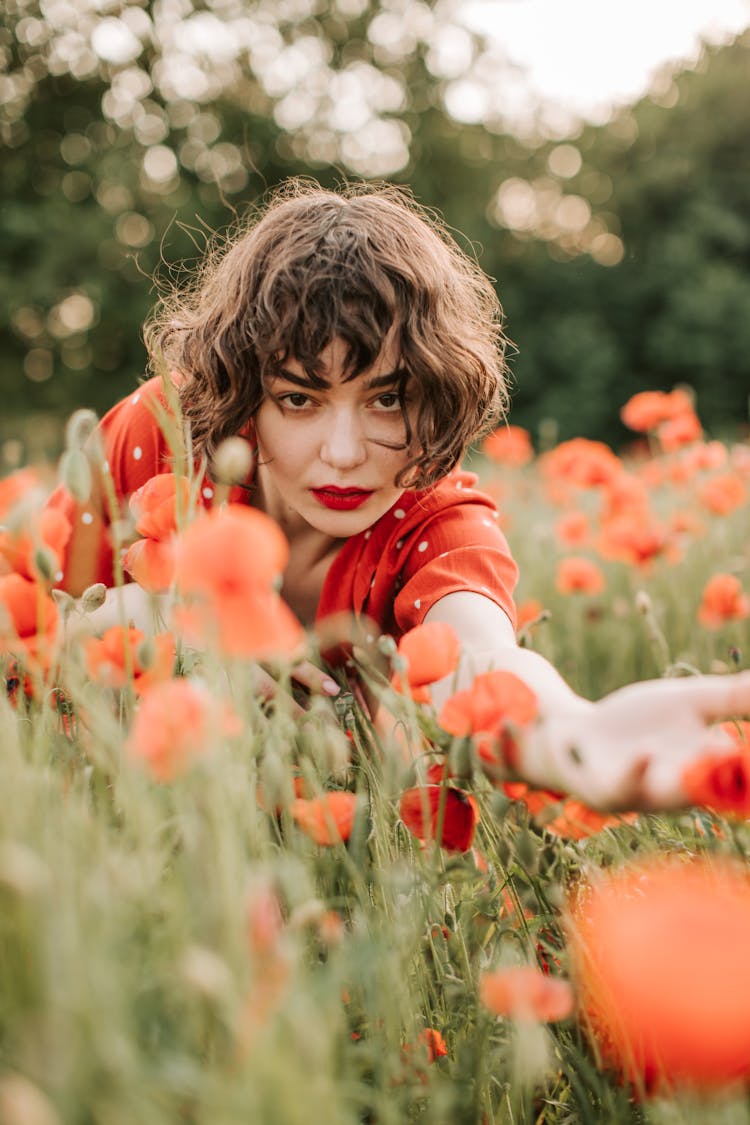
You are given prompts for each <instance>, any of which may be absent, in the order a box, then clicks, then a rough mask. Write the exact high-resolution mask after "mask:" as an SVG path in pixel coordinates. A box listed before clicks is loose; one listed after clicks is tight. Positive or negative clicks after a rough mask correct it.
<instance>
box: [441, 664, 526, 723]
mask: <svg viewBox="0 0 750 1125" xmlns="http://www.w3.org/2000/svg"><path fill="white" fill-rule="evenodd" d="M538 709H539V707H538V700H537V697H536V695H535V694H534V692H533V691H532V690H531V688H529V687H527V685H526V684H525V683H524V682H523V680H521V679H519V678H518V676H516V675H514V673H513V672H504V671H502V670H499V671H495V672H482V673H480V675H478V676H475V677H474V681H473V683H472V685H471V687H470V688H468V689H467V690H466V691H459V692H456V694H455V695H452V696H451V697H450V699H447V700H446V701H445V703H444V704H443V707H442V709H441V711H440V718H439V722H440V726H441V727H442V728H443V730H446V731H448V733H449V734H453V735H456V736H457V737H462V736H465V735H467V734H478V733H479V732H480V731H485V732H488V733H489V732H495V731H497V730H499V729H501V728H502V727H503V726H505V725H506V724H508V723H512V724H513V725H514V726H525V725H526V724H527V723H530V722H531V720H532V719H534V718H535V717H536V714H537V711H538Z"/></svg>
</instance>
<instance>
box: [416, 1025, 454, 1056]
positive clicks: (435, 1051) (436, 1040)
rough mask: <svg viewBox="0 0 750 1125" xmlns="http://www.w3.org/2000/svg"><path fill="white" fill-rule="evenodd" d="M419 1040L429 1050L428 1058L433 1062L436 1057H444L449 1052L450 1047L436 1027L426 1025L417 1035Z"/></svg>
mask: <svg viewBox="0 0 750 1125" xmlns="http://www.w3.org/2000/svg"><path fill="white" fill-rule="evenodd" d="M417 1042H418V1043H419V1044H420V1045H421V1046H422V1047H424V1048H426V1050H427V1058H428V1060H429V1062H431V1063H433V1062H434V1061H435V1059H444V1058H445V1057H446V1056H447V1054H448V1047H447V1046H446V1043H445V1040H444V1039H443V1037H442V1035H441V1034H440V1032H439V1031H436V1030H435V1028H434V1027H424V1028H422V1030H421V1031H420V1033H419V1035H418V1036H417Z"/></svg>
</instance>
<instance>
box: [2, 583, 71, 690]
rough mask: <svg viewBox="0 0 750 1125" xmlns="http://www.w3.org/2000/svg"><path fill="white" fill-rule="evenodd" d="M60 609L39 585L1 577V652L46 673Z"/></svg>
mask: <svg viewBox="0 0 750 1125" xmlns="http://www.w3.org/2000/svg"><path fill="white" fill-rule="evenodd" d="M58 623H59V615H58V612H57V606H56V605H55V603H54V601H53V600H52V598H51V597H50V596H49V594H48V593H47V591H46V590H45V588H44V587H43V586H42V585H41V584H40V583H39V582H32V581H30V580H29V579H27V578H23V577H22V576H21V575H20V574H6V575H4V576H2V577H0V652H9V653H12V654H13V655H14V656H17V657H18V659H19V660H20V661H21V662H22V663H23V664H25V665H26V667H27V668H28V669H41V670H46V669H48V668H49V666H50V664H51V662H52V659H53V656H54V654H55V651H56V646H57V639H58Z"/></svg>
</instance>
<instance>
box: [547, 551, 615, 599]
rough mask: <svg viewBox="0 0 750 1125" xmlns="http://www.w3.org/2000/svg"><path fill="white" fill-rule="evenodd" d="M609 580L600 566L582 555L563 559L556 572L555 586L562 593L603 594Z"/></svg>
mask: <svg viewBox="0 0 750 1125" xmlns="http://www.w3.org/2000/svg"><path fill="white" fill-rule="evenodd" d="M606 585H607V581H606V579H605V577H604V574H603V573H602V570H601V568H600V567H598V566H597V564H596V563H595V562H592V560H591V559H587V558H584V557H583V556H582V555H568V557H567V558H564V559H561V560H560V562H559V563H558V566H557V572H556V574H555V586H556V588H557V589H558V590H559V591H560V593H561V594H601V592H602V591H603V590H604V588H605V586H606Z"/></svg>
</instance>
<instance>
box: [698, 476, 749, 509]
mask: <svg viewBox="0 0 750 1125" xmlns="http://www.w3.org/2000/svg"><path fill="white" fill-rule="evenodd" d="M698 499H699V500H700V502H701V504H702V505H703V506H704V508H708V510H709V512H713V513H714V515H716V516H727V515H729V513H730V512H733V511H735V509H737V508H740V507H742V505H743V504H745V503H746V501H747V488H746V487H745V484H744V482H743V481H741V480H740V478H739V477H737V476H734V474H733V473H722V474H721V475H720V476H716V477H712V478H711V479H710V480H707V481H705V482H704V483H703V484H702V485H701V486H700V488H699V489H698Z"/></svg>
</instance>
